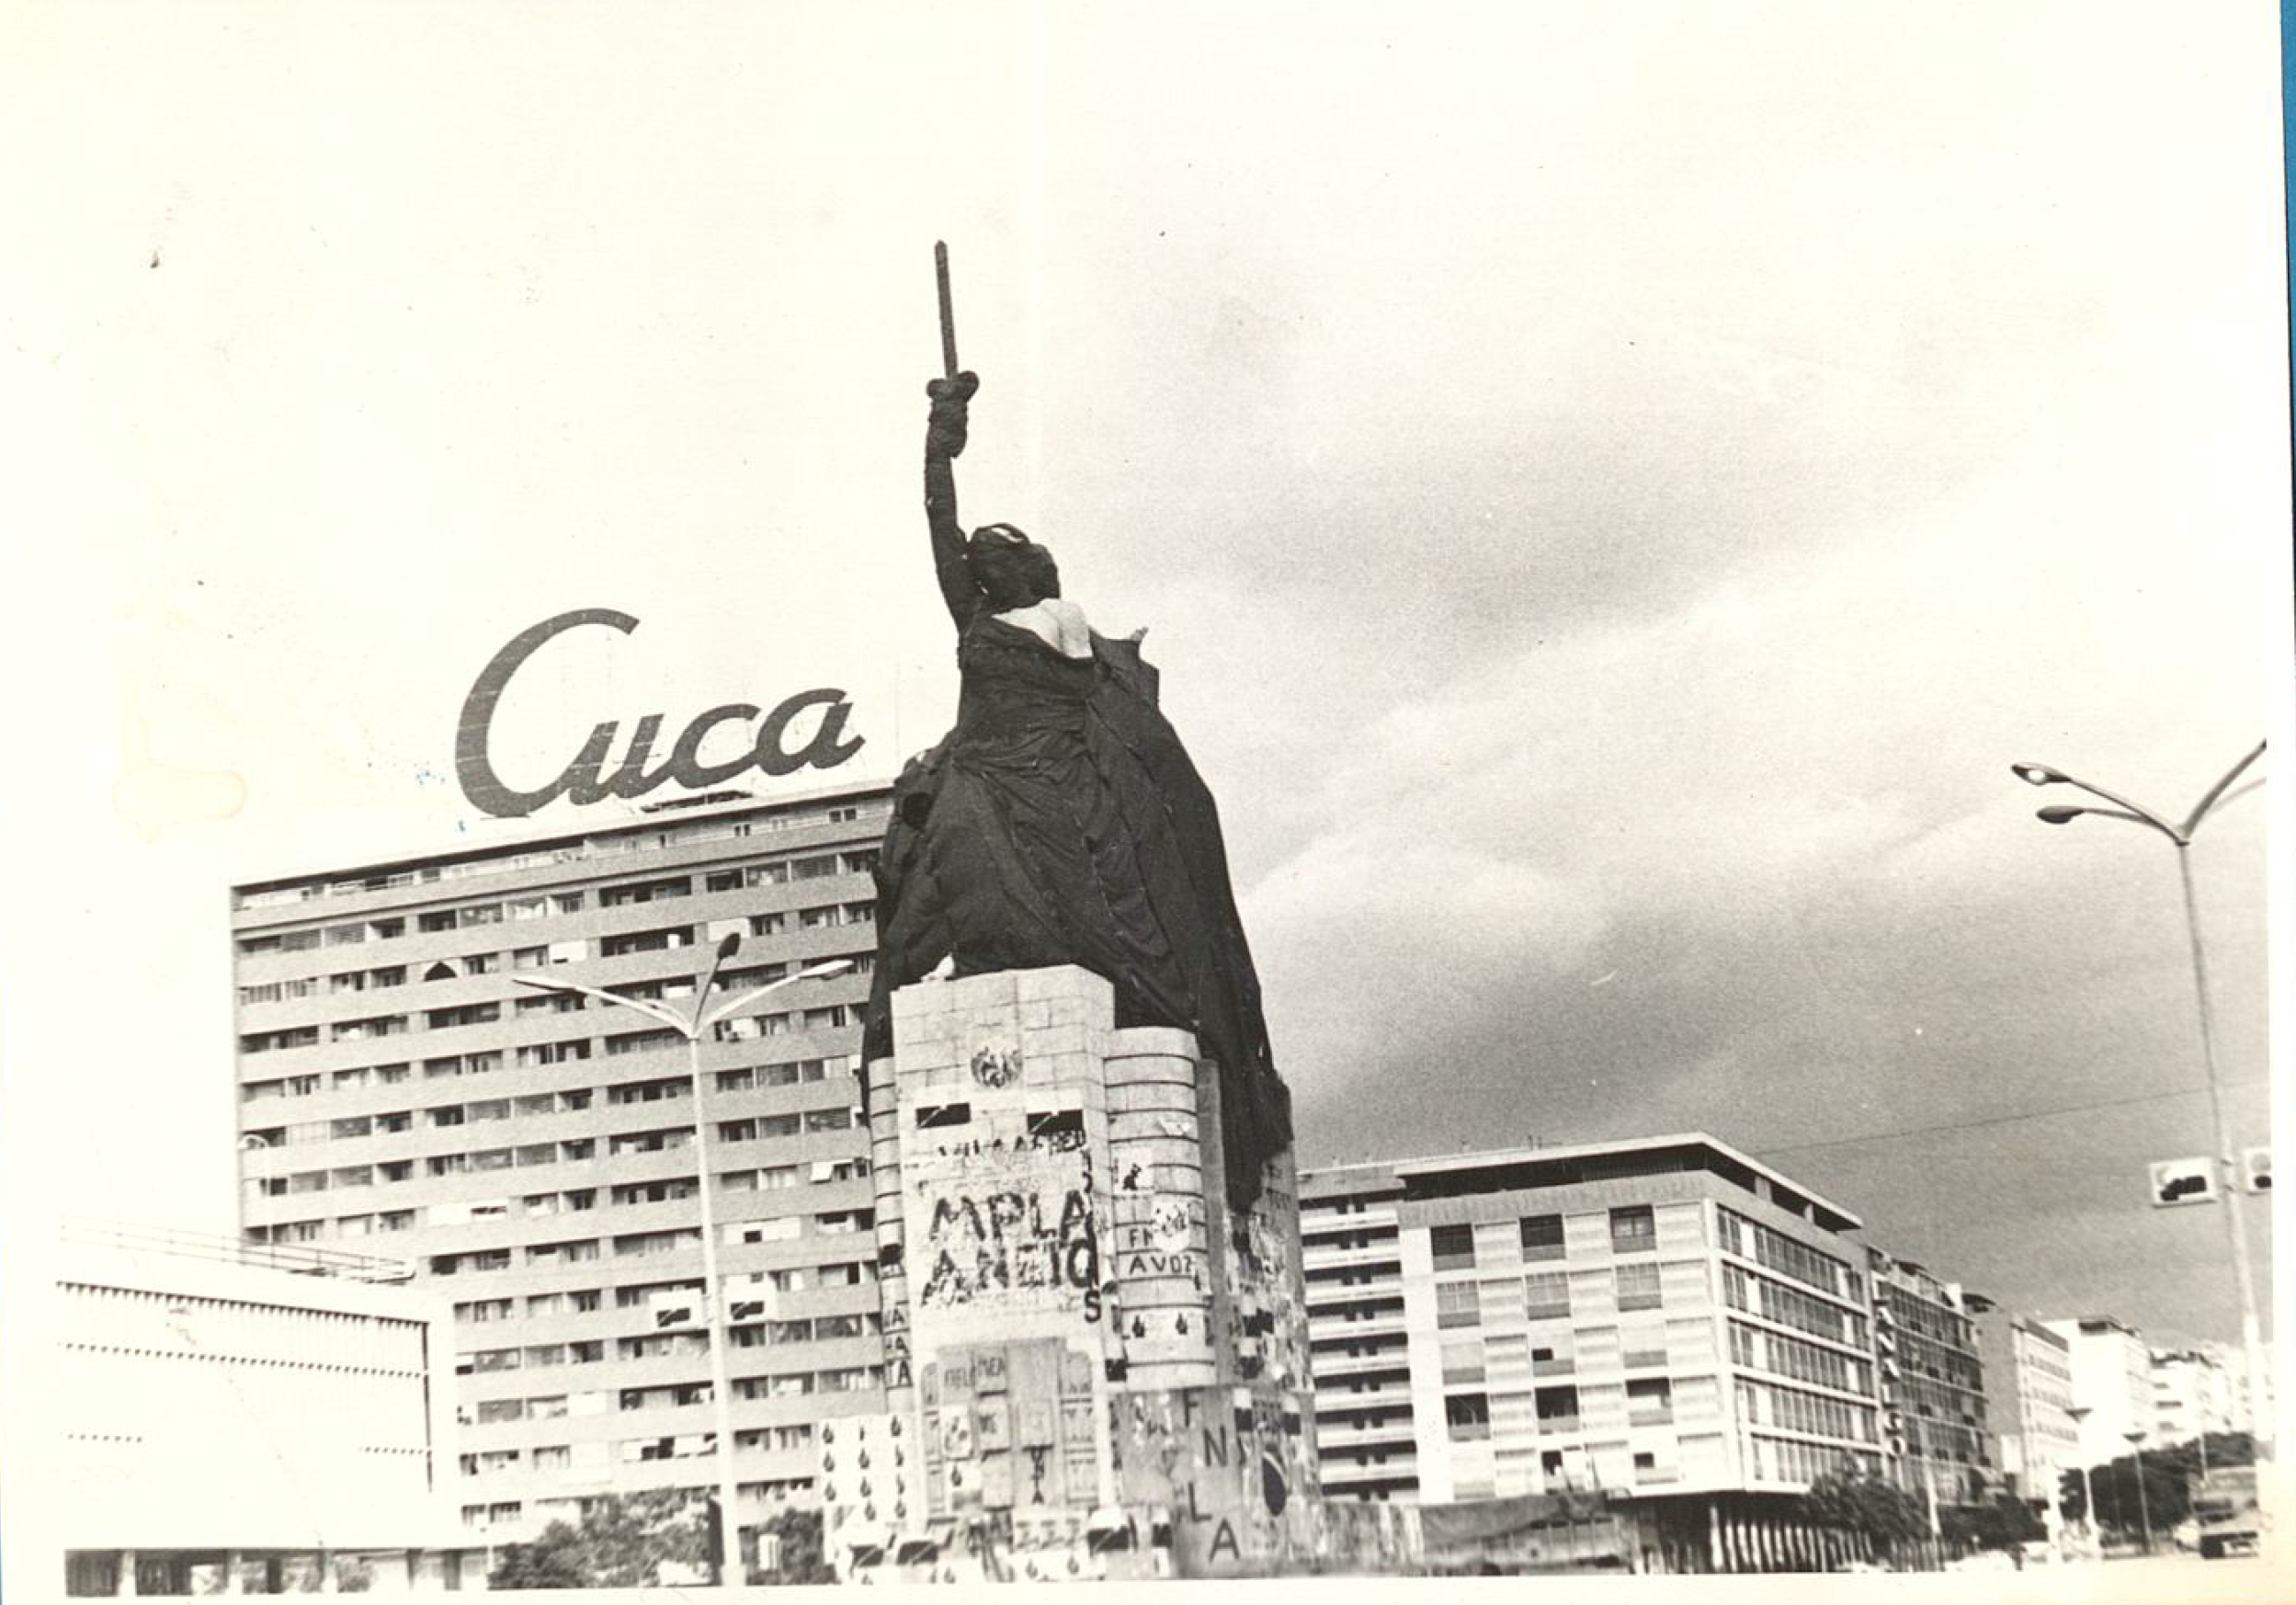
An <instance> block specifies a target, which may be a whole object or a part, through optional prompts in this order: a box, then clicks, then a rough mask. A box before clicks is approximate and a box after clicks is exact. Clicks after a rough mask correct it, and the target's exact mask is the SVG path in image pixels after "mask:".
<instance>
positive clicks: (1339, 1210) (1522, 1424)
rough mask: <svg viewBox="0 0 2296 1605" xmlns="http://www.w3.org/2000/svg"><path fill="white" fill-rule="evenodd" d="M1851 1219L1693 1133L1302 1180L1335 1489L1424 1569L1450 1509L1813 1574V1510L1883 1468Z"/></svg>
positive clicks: (1860, 1263)
mask: <svg viewBox="0 0 2296 1605" xmlns="http://www.w3.org/2000/svg"><path fill="white" fill-rule="evenodd" d="M1858 1224H1859V1223H1858V1219H1857V1217H1856V1216H1854V1215H1852V1214H1850V1213H1849V1212H1847V1211H1846V1210H1843V1209H1841V1208H1839V1207H1838V1206H1836V1205H1835V1204H1832V1203H1830V1202H1828V1201H1825V1200H1824V1199H1823V1198H1821V1197H1819V1196H1818V1195H1817V1194H1815V1193H1813V1192H1812V1191H1811V1190H1809V1189H1807V1188H1804V1187H1802V1185H1801V1184H1799V1183H1797V1182H1794V1181H1792V1180H1790V1179H1789V1178H1786V1177H1785V1176H1783V1175H1780V1174H1779V1172H1777V1171H1775V1170H1772V1169H1770V1168H1769V1167H1767V1166H1765V1165H1762V1164H1760V1163H1759V1162H1758V1161H1756V1160H1754V1159H1752V1158H1749V1157H1748V1156H1746V1155H1744V1154H1741V1153H1739V1152H1737V1151H1736V1150H1734V1149H1733V1148H1731V1147H1729V1146H1728V1145H1726V1144H1722V1143H1721V1142H1719V1141H1717V1140H1716V1139H1714V1138H1712V1137H1711V1136H1707V1135H1705V1134H1703V1133H1689V1134H1686V1135H1675V1136H1663V1137H1650V1138H1642V1139H1637V1140H1632V1141H1623V1142H1612V1143H1597V1144H1576V1145H1572V1146H1566V1147H1553V1148H1534V1149H1528V1150H1513V1151H1507V1152H1494V1153H1478V1154H1463V1155H1450V1156H1446V1157H1440V1158H1431V1159H1419V1160H1410V1161H1400V1162H1395V1163H1390V1164H1370V1165H1355V1166H1342V1167H1324V1168H1320V1169H1316V1170H1313V1171H1310V1172H1307V1173H1305V1174H1303V1176H1302V1177H1301V1239H1302V1266H1303V1269H1304V1272H1305V1277H1306V1283H1307V1289H1308V1295H1307V1296H1308V1314H1309V1336H1310V1345H1311V1358H1310V1362H1311V1368H1312V1370H1313V1374H1314V1378H1315V1416H1316V1443H1317V1449H1318V1452H1319V1454H1320V1457H1321V1460H1322V1468H1323V1485H1324V1489H1325V1491H1326V1492H1327V1493H1328V1494H1329V1495H1331V1496H1332V1497H1345V1496H1347V1495H1349V1494H1352V1495H1353V1496H1354V1497H1357V1498H1358V1499H1370V1500H1379V1499H1388V1500H1414V1501H1417V1502H1419V1503H1421V1504H1422V1505H1423V1506H1425V1507H1427V1508H1429V1509H1430V1515H1429V1526H1428V1531H1429V1539H1428V1542H1429V1545H1430V1548H1431V1549H1432V1547H1433V1546H1434V1544H1435V1542H1436V1541H1435V1531H1436V1528H1435V1525H1434V1520H1433V1516H1432V1508H1434V1507H1438V1506H1444V1505H1450V1504H1458V1503H1468V1502H1474V1501H1483V1500H1497V1501H1506V1500H1525V1499H1528V1498H1530V1497H1537V1496H1545V1497H1549V1498H1551V1499H1552V1501H1553V1502H1554V1503H1553V1508H1554V1509H1555V1511H1556V1512H1557V1518H1558V1520H1564V1519H1570V1520H1576V1513H1577V1512H1578V1511H1579V1510H1580V1509H1581V1508H1583V1506H1584V1504H1585V1497H1586V1496H1588V1495H1590V1494H1600V1495H1602V1496H1604V1497H1605V1501H1606V1504H1607V1506H1608V1508H1625V1509H1627V1510H1630V1511H1631V1512H1632V1513H1633V1515H1634V1516H1635V1518H1636V1531H1637V1534H1638V1536H1637V1538H1636V1540H1635V1542H1636V1544H1637V1548H1638V1553H1636V1554H1632V1555H1631V1556H1630V1557H1628V1558H1629V1560H1630V1562H1631V1564H1632V1565H1635V1566H1636V1568H1637V1569H1641V1570H1665V1571H1706V1570H1731V1571H1738V1570H1763V1569H1787V1568H1790V1567H1800V1566H1814V1565H1823V1564H1824V1560H1825V1559H1826V1558H1828V1556H1827V1554H1825V1553H1824V1544H1825V1543H1826V1542H1827V1540H1826V1539H1825V1537H1824V1535H1821V1534H1817V1533H1815V1532H1813V1531H1810V1530H1808V1529H1807V1528H1806V1527H1805V1526H1804V1525H1803V1524H1802V1520H1801V1517H1800V1509H1799V1498H1798V1496H1800V1495H1801V1494H1802V1493H1803V1492H1804V1491H1806V1490H1807V1489H1808V1487H1809V1486H1810V1485H1811V1483H1812V1482H1813V1480H1815V1479H1816V1478H1818V1477H1820V1476H1822V1475H1824V1474H1826V1473H1828V1472H1833V1471H1837V1470H1842V1469H1847V1468H1857V1469H1860V1470H1863V1471H1867V1472H1871V1473H1876V1474H1879V1473H1880V1472H1881V1470H1882V1468H1883V1452H1882V1449H1883V1445H1882V1432H1881V1419H1880V1417H1881V1394H1880V1384H1879V1379H1878V1378H1877V1375H1876V1367H1875V1363H1874V1359H1875V1355H1874V1343H1873V1333H1872V1329H1871V1328H1872V1320H1873V1305H1872V1301H1871V1294H1870V1292H1869V1288H1868V1283H1867V1276H1866V1273H1865V1270H1864V1260H1865V1250H1864V1248H1863V1247H1862V1246H1860V1245H1859V1244H1858V1243H1857V1242H1856V1241H1854V1240H1853V1239H1852V1238H1851V1237H1850V1236H1849V1234H1850V1233H1853V1232H1855V1231H1856V1230H1858ZM1558 1531H1559V1530H1558Z"/></svg>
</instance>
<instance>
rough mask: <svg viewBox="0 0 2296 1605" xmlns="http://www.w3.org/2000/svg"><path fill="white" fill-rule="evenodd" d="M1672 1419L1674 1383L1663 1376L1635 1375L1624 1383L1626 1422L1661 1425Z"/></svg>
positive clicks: (1641, 1424)
mask: <svg viewBox="0 0 2296 1605" xmlns="http://www.w3.org/2000/svg"><path fill="white" fill-rule="evenodd" d="M1673 1419H1674V1384H1673V1383H1669V1382H1668V1381H1667V1380H1666V1379H1665V1377H1663V1376H1660V1377H1637V1378H1633V1379H1631V1380H1629V1382H1628V1383H1627V1384H1626V1423H1627V1425H1628V1426H1630V1427H1663V1426H1665V1425H1666V1423H1668V1422H1669V1421H1672V1420H1673Z"/></svg>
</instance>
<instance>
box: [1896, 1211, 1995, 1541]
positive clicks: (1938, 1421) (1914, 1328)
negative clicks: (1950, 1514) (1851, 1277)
mask: <svg viewBox="0 0 2296 1605" xmlns="http://www.w3.org/2000/svg"><path fill="white" fill-rule="evenodd" d="M1866 1265H1867V1270H1868V1272H1869V1275H1870V1281H1871V1283H1872V1287H1873V1343H1874V1350H1875V1357H1876V1360H1878V1362H1879V1365H1880V1368H1881V1404H1882V1413H1883V1420H1884V1422H1885V1425H1886V1427H1887V1432H1886V1435H1885V1436H1886V1440H1887V1442H1888V1445H1889V1451H1890V1469H1891V1473H1892V1475H1893V1476H1894V1477H1895V1478H1896V1480H1897V1484H1898V1485H1899V1486H1900V1487H1902V1488H1904V1490H1905V1491H1906V1492H1907V1493H1909V1494H1915V1495H1918V1496H1919V1497H1921V1498H1923V1499H1924V1500H1925V1501H1927V1502H1930V1503H1931V1504H1933V1505H1935V1506H1946V1505H1977V1504H1982V1503H1983V1501H1984V1500H1985V1498H1986V1497H1987V1496H1988V1494H1989V1492H1990V1490H1991V1487H1992V1485H1993V1484H1994V1483H1995V1480H1996V1478H1997V1473H1996V1468H1995V1461H1994V1455H1993V1440H1992V1434H1991V1433H1990V1432H1989V1431H1988V1430H1987V1428H1986V1424H1985V1417H1986V1403H1985V1375H1984V1362H1983V1359H1982V1357H1981V1356H1980V1354H1979V1351H1978V1341H1977V1325H1976V1321H1975V1319H1974V1317H1973V1314H1972V1300H1971V1299H1970V1298H1969V1296H1968V1295H1966V1294H1965V1293H1964V1292H1962V1290H1961V1286H1960V1284H1959V1283H1956V1282H1947V1281H1938V1279H1937V1278H1936V1277H1934V1276H1932V1275H1930V1274H1929V1271H1928V1269H1927V1268H1926V1267H1924V1266H1921V1265H1917V1264H1915V1263H1914V1262H1913V1261H1912V1260H1910V1259H1898V1258H1893V1257H1892V1256H1891V1255H1888V1254H1885V1253H1883V1252H1881V1250H1880V1249H1878V1248H1869V1249H1868V1250H1867V1258H1866ZM1974 1302H1975V1303H1977V1304H1980V1305H1983V1304H1987V1303H1989V1301H1985V1300H1983V1299H1979V1300H1976V1301H1974Z"/></svg>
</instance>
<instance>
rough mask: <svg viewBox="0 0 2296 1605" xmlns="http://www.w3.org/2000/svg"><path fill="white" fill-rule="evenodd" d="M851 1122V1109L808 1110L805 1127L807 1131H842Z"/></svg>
mask: <svg viewBox="0 0 2296 1605" xmlns="http://www.w3.org/2000/svg"><path fill="white" fill-rule="evenodd" d="M852 1124H853V1111H852V1110H847V1109H816V1110H807V1111H806V1115H805V1129H806V1130H807V1131H809V1132H842V1131H845V1130H846V1129H847V1128H848V1127H850V1126H851V1125H852Z"/></svg>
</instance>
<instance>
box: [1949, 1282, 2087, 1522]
mask: <svg viewBox="0 0 2296 1605" xmlns="http://www.w3.org/2000/svg"><path fill="white" fill-rule="evenodd" d="M1969 1308H1970V1311H1971V1313H1972V1315H1974V1316H1975V1317H1976V1321H1977V1349H1978V1354H1979V1357H1980V1358H1981V1359H1982V1360H1983V1363H1984V1376H1985V1423H1986V1427H1987V1429H1989V1430H1990V1431H1991V1432H1992V1434H1993V1437H1994V1441H1995V1445H1996V1448H1997V1452H1998V1459H1999V1469H2000V1476H2001V1482H2002V1484H2003V1485H2004V1486H2005V1487H2006V1490H2007V1491H2008V1492H2010V1493H2013V1494H2016V1495H2018V1497H2020V1498H2025V1499H2039V1500H2040V1501H2041V1502H2042V1505H2043V1507H2044V1509H2045V1511H2049V1512H2053V1511H2054V1510H2055V1509H2056V1508H2057V1505H2058V1503H2059V1500H2060V1495H2061V1489H2062V1478H2063V1474H2064V1473H2065V1472H2067V1471H2069V1470H2072V1469H2074V1467H2076V1466H2078V1465H2079V1463H2080V1441H2081V1440H2080V1434H2079V1433H2078V1432H2077V1431H2075V1430H2074V1420H2073V1416H2072V1413H2071V1412H2072V1406H2073V1349H2072V1346H2071V1345H2070V1344H2068V1343H2067V1342H2066V1341H2065V1339H2064V1338H2063V1335H2061V1334H2059V1333H2056V1332H2052V1331H2051V1330H2050V1329H2049V1328H2048V1327H2046V1326H2042V1325H2041V1324H2040V1322H2039V1321H2036V1320H2033V1319H2032V1318H2030V1317H2029V1316H2026V1315H2018V1314H2017V1313H2016V1312H2014V1311H2011V1310H2006V1309H2004V1308H2002V1307H2000V1306H1999V1305H1997V1304H1994V1303H1991V1302H1990V1301H1986V1300H1983V1299H1979V1298H1976V1297H1972V1298H1971V1299H1970V1301H1969ZM2051 1520H2054V1518H2053V1516H2052V1518H2051Z"/></svg>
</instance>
